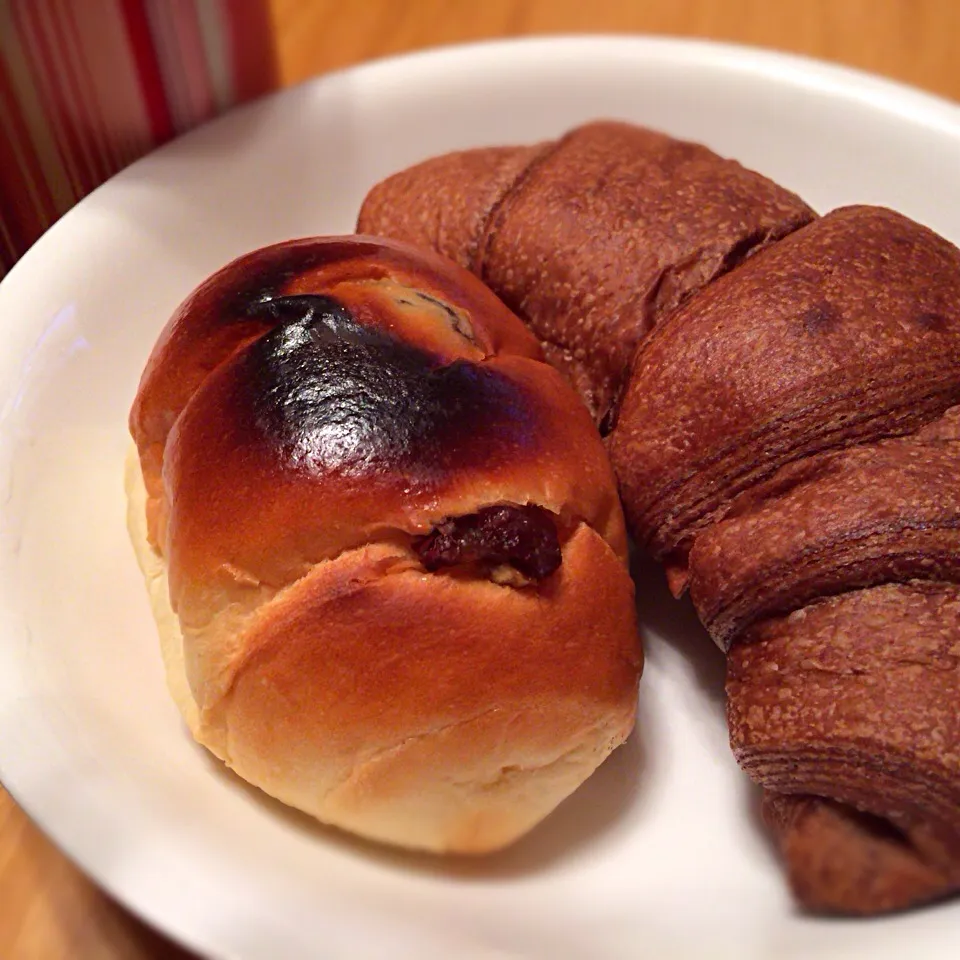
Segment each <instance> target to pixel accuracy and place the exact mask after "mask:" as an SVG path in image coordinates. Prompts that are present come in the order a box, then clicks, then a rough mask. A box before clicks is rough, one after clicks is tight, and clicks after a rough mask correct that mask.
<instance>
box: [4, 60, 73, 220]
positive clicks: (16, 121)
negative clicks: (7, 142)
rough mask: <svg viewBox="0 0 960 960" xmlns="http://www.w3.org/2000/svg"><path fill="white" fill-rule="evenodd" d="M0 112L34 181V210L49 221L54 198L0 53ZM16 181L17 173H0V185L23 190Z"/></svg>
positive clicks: (53, 212) (54, 215) (54, 212)
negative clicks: (6, 175) (7, 174)
mask: <svg viewBox="0 0 960 960" xmlns="http://www.w3.org/2000/svg"><path fill="white" fill-rule="evenodd" d="M0 112H2V113H3V114H4V116H5V117H6V118H7V122H8V123H9V124H10V128H11V129H12V131H13V139H14V140H15V142H16V143H18V144H20V149H21V150H22V152H23V154H24V155H25V158H26V163H27V166H28V167H29V170H28V171H25V173H27V174H29V177H30V180H31V181H32V182H33V184H34V187H35V190H36V195H37V202H38V203H39V204H40V209H39V210H38V211H37V212H38V213H39V214H40V215H41V216H42V217H43V219H44V221H45V223H47V224H49V223H53V221H54V220H56V219H57V216H58V215H59V211H58V210H57V205H56V203H55V202H54V199H53V194H52V193H51V192H50V188H49V186H48V185H47V181H46V178H45V177H44V175H43V167H42V166H41V165H40V158H39V157H38V156H37V151H36V148H35V147H34V145H33V140H32V139H31V137H30V130H29V128H28V127H27V124H26V121H25V120H24V118H23V113H22V112H21V109H20V104H19V101H18V99H17V96H16V93H15V92H14V90H13V82H12V81H11V79H10V75H9V73H8V72H7V68H6V64H5V63H4V62H3V58H2V57H0ZM18 182H22V181H20V177H15V178H12V179H7V178H6V177H3V178H2V179H0V187H7V188H9V189H12V190H16V192H17V193H24V192H25V191H24V189H23V187H17V183H18Z"/></svg>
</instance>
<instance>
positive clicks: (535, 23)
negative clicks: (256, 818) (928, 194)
mask: <svg viewBox="0 0 960 960" xmlns="http://www.w3.org/2000/svg"><path fill="white" fill-rule="evenodd" d="M270 6H271V8H272V14H273V21H274V28H275V29H274V32H275V39H276V49H277V56H278V67H279V75H280V79H281V82H282V83H283V84H291V83H296V82H298V81H300V80H303V79H305V78H307V77H310V76H313V75H314V74H317V73H322V72H324V71H326V70H330V69H333V68H337V67H342V66H345V65H347V64H351V63H356V62H358V61H361V60H366V59H369V58H372V57H378V56H384V55H386V54H391V53H398V52H402V51H406V50H414V49H417V48H420V47H426V46H431V45H436V44H443V43H456V42H462V41H468V40H479V39H484V38H489V37H502V36H521V35H530V34H537V33H573V32H581V33H582V32H607V33H637V32H647V33H661V34H673V35H678V36H696V37H710V38H715V39H722V40H730V41H737V42H742V43H750V44H756V45H761V46H766V47H772V48H775V49H778V50H790V51H795V52H799V53H805V54H810V55H812V56H816V57H821V58H824V59H828V60H834V61H838V62H841V63H846V64H850V65H852V66H856V67H861V68H863V69H866V70H872V71H874V72H876V73H881V74H885V75H887V76H890V77H895V78H897V79H899V80H903V81H906V82H908V83H913V84H915V85H917V86H920V87H924V88H926V89H928V90H932V91H935V92H937V93H940V94H943V95H946V96H949V97H953V98H954V99H957V100H960V56H958V55H957V49H956V39H957V37H960V0H588V2H586V3H585V2H583V0H482V2H476V0H270ZM189 956H190V955H189V954H187V953H186V952H184V951H183V950H180V949H179V948H177V947H175V946H174V945H172V944H171V943H169V942H168V941H166V940H164V939H163V938H162V937H160V936H159V935H157V934H155V933H154V932H152V931H151V930H149V929H147V928H146V927H145V926H144V925H143V924H142V923H140V922H139V921H138V920H136V919H134V918H133V917H132V916H131V915H130V914H128V913H127V912H126V911H124V910H123V909H122V908H120V907H118V906H116V905H115V904H114V903H113V902H112V901H111V900H109V899H108V898H107V897H106V896H104V895H103V894H102V893H100V891H99V890H98V889H97V888H96V887H95V886H94V885H93V884H91V883H90V882H89V881H88V880H87V879H86V878H85V877H84V876H83V875H82V874H81V873H80V872H79V871H78V870H77V869H76V868H75V867H73V866H72V865H71V864H70V863H69V862H68V861H67V860H66V859H65V858H64V857H63V856H62V855H61V854H60V853H58V852H57V851H56V850H55V849H54V848H53V847H52V846H51V845H50V844H49V843H48V842H47V840H46V839H45V838H44V837H43V836H42V835H41V834H40V833H39V832H38V831H37V830H36V828H35V827H34V826H33V825H32V824H31V823H30V821H29V820H27V818H26V817H25V816H24V815H23V813H22V812H21V811H20V810H19V808H18V807H17V806H16V805H15V804H14V803H13V801H12V800H11V799H10V797H9V796H8V795H7V794H6V793H4V792H3V790H2V789H0V958H3V960H48V958H49V960H61V958H63V960H67V958H70V960H76V958H80V960H87V958H96V960H100V958H103V960H115V958H124V960H139V958H146V957H149V958H158V957H163V958H167V957H170V958H184V960H186V958H188V957H189Z"/></svg>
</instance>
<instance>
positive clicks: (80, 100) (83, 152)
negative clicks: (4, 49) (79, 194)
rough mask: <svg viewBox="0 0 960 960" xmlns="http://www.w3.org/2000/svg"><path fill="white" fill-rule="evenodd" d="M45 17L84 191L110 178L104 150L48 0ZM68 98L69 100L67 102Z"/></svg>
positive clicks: (58, 19) (57, 16)
mask: <svg viewBox="0 0 960 960" xmlns="http://www.w3.org/2000/svg"><path fill="white" fill-rule="evenodd" d="M47 8H48V9H47V17H48V20H49V23H50V46H51V49H52V50H53V52H54V54H53V55H54V58H55V59H54V63H55V64H56V65H57V66H58V67H59V69H57V70H55V72H56V75H57V77H58V78H60V77H61V76H62V77H63V78H64V81H65V82H64V83H63V84H62V86H61V87H60V92H61V98H62V100H63V102H64V104H65V107H66V111H67V116H68V117H69V118H70V128H71V130H72V131H73V132H74V134H75V136H76V139H77V142H78V144H79V159H80V162H81V163H82V164H83V168H84V172H85V174H86V175H87V178H88V180H87V191H88V192H89V190H92V189H93V188H94V187H96V186H97V185H99V184H101V183H103V181H104V180H106V179H107V177H108V176H110V173H109V171H108V170H107V165H106V163H105V162H104V160H103V151H102V149H101V148H100V147H99V145H98V144H97V142H96V140H97V136H96V128H95V123H94V119H93V116H92V115H91V113H90V111H89V110H88V109H87V104H86V98H85V96H84V92H83V90H82V87H81V80H80V76H79V74H78V73H77V71H76V69H75V68H74V64H73V57H72V56H71V55H70V50H69V49H68V48H67V41H66V37H65V36H64V32H63V19H62V17H61V14H60V11H59V10H57V9H56V8H55V6H54V3H53V2H50V0H48V4H47ZM68 97H69V99H68Z"/></svg>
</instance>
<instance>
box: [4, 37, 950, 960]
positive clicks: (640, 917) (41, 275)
mask: <svg viewBox="0 0 960 960" xmlns="http://www.w3.org/2000/svg"><path fill="white" fill-rule="evenodd" d="M595 116H616V117H623V118H627V119H632V120H636V121H640V122H643V123H646V124H650V125H653V126H655V127H660V128H662V129H664V130H667V131H669V132H671V133H673V134H677V135H679V136H683V137H692V138H696V139H698V140H702V141H705V142H707V143H708V144H709V145H710V146H712V147H713V148H715V149H716V150H718V151H720V152H722V153H726V154H730V155H733V156H736V157H737V158H739V159H740V160H742V161H744V162H745V163H747V164H748V165H751V166H753V167H755V168H756V169H758V170H761V171H762V172H764V173H766V174H768V175H770V176H772V177H773V178H774V179H776V180H778V181H779V182H780V183H782V184H784V185H786V186H788V187H790V188H792V189H795V190H797V191H798V192H799V193H800V194H801V195H803V196H804V197H805V198H806V199H807V200H808V201H810V202H812V203H813V204H814V205H816V206H817V207H819V208H820V209H821V210H825V209H828V208H830V207H832V206H835V205H839V204H842V203H849V202H853V201H869V202H876V203H885V204H888V205H891V206H893V207H896V208H899V209H900V210H902V211H904V212H905V213H907V214H910V215H911V216H913V217H915V218H917V219H919V220H921V221H923V222H925V223H927V224H929V225H930V226H932V227H934V228H935V229H937V230H939V231H940V232H942V233H944V234H946V235H947V236H948V237H950V238H951V239H953V240H954V241H958V240H960V108H958V107H956V106H953V105H950V104H948V103H944V102H941V101H937V100H935V99H933V98H931V97H928V96H925V95H922V94H920V93H916V92H914V91H910V90H907V89H904V88H902V87H899V86H896V85H893V84H890V83H887V82H885V81H882V80H877V79H872V78H869V77H865V76H862V75H860V74H857V73H853V72H851V71H848V70H842V69H838V68H835V67H829V66H824V65H821V64H816V63H812V62H809V61H804V60H799V59H795V58H789V57H784V56H779V55H775V54H769V53H761V52H757V51H753V50H744V49H737V48H731V47H724V46H713V45H705V44H698V43H688V42H675V41H665V40H648V39H599V38H591V39H561V40H537V41H530V42H521V43H498V44H491V45H484V46H478V47H468V48H460V49H447V50H441V51H438V52H432V53H427V54H423V55H417V56H413V57H408V58H403V59H399V60H393V61H387V62H383V63H378V64H374V65H372V66H366V67H363V68H361V69H358V70H352V71H348V72H346V73H341V74H337V75H335V76H331V77H327V78H324V79H321V80H318V81H316V82H314V83H310V84H307V85H305V86H303V87H300V88H298V89H296V90H292V91H290V92H287V93H284V94H281V95H279V96H276V97H273V98H271V99H267V100H264V101H263V102H260V103H257V104H254V105H252V106H250V107H248V108H246V109H243V110H239V111H237V112H235V113H233V114H231V115H229V116H227V117H226V118H223V119H221V120H219V121H218V122H216V123H213V124H210V125H209V126H207V127H205V128H203V129H201V130H199V131H197V132H196V133H194V134H192V135H190V136H188V137H184V138H183V139H181V140H179V141H177V142H176V143H174V144H172V145H170V146H168V147H166V148H165V149H163V150H160V151H159V152H157V153H155V154H154V155H152V156H150V157H148V158H147V159H145V160H143V161H141V162H139V163H137V164H135V165H134V166H133V167H132V168H130V169H129V170H127V171H126V172H124V173H122V174H121V175H120V176H118V177H116V178H115V179H114V180H112V181H111V182H110V183H108V184H107V185H106V186H105V187H103V188H101V189H100V190H98V191H97V192H96V193H95V194H94V195H93V196H91V197H90V198H88V199H87V200H85V201H84V202H83V203H82V204H80V206H79V207H78V208H77V209H76V210H74V211H73V212H71V213H69V214H68V215H67V216H66V217H65V218H64V219H63V220H62V221H61V222H60V223H58V224H57V225H56V226H55V227H54V228H53V229H52V230H51V231H50V232H49V233H48V234H47V235H46V236H45V237H44V238H43V239H42V240H41V241H40V242H39V243H38V244H37V245H36V247H35V248H34V249H33V250H32V251H31V252H30V253H29V254H28V255H27V256H26V257H25V258H24V259H23V261H22V262H21V263H20V264H19V265H18V266H17V267H16V268H15V269H14V270H13V271H12V273H11V274H10V276H9V277H8V278H7V279H6V280H5V281H4V283H3V284H2V286H0V318H2V324H3V338H4V341H3V349H2V352H0V404H2V410H3V428H2V436H0V490H2V503H3V507H2V527H0V631H2V633H0V636H2V644H0V775H2V780H3V782H4V783H5V784H6V786H7V787H8V789H10V791H11V792H12V793H13V794H14V796H15V797H16V798H17V800H18V801H19V802H20V803H22V804H23V806H24V807H25V808H26V809H27V810H28V811H29V813H30V814H31V815H32V816H33V817H34V818H35V819H36V820H37V821H38V822H39V823H40V825H41V826H42V827H43V829H44V830H46V831H47V832H48V833H49V834H50V836H51V837H52V838H53V839H54V841H55V842H57V843H58V844H59V845H60V846H61V847H62V848H63V849H64V850H65V851H66V852H67V853H68V854H69V855H70V856H71V857H73V858H74V859H75V860H76V861H77V862H78V863H79V864H80V865H81V866H83V867H84V868H85V869H86V870H87V871H88V872H89V873H90V874H91V875H92V876H93V877H94V878H96V879H97V880H98V881H99V882H100V883H102V884H103V886H104V887H106V888H107V889H108V890H110V891H111V892H112V893H113V894H115V895H116V896H117V897H118V898H119V899H120V900H122V901H123V902H125V903H126V904H127V905H128V906H130V907H131V908H132V909H134V910H135V911H137V912H138V913H140V914H141V915H142V916H144V917H145V918H147V919H148V920H150V921H152V922H153V923H155V924H156V925H157V926H159V927H161V928H163V929H165V930H167V931H168V932H169V933H171V934H172V935H173V936H175V937H178V938H180V939H181V940H183V941H184V942H186V943H188V944H190V945H192V946H194V947H195V948H198V949H200V950H202V951H205V952H207V953H209V954H212V955H216V956H225V957H226V956H230V957H244V958H271V960H273V958H280V957H283V958H296V957H323V958H328V957H357V956H363V957H373V956H376V957H381V956H391V957H416V958H418V960H420V958H426V957H434V956H435V957H448V956H457V957H518V956H523V957H528V956H529V957H551V958H552V957H563V958H584V960H586V958H597V957H610V958H618V957H631V958H632V957H639V956H649V957H654V958H658V960H659V958H670V957H679V956H686V957H696V958H703V957H720V956H731V957H734V956H735V957H737V958H741V960H753V958H773V957H776V958H791V957H801V956H808V955H811V954H812V953H814V952H816V955H817V956H818V957H821V958H830V957H844V958H850V957H862V958H868V957H869V958H871V960H881V958H892V957H901V956H905V955H907V954H908V953H909V955H910V956H911V957H916V958H921V957H922V958H931V960H932V958H953V957H955V956H957V954H958V949H960V905H946V906H942V907H938V908H934V909H929V910H925V911H921V912H917V913H912V914H908V915H906V916H903V917H897V918H892V919H885V920H881V921H873V922H866V923H862V922H839V921H834V922H828V921H823V920H815V919H808V918H805V917H802V916H800V915H799V914H798V913H797V912H796V911H795V909H794V908H793V906H792V904H791V901H790V898H789V896H788V894H787V892H786V890H785V887H784V883H783V879H782V876H781V874H780V872H779V870H778V867H777V864H776V861H775V858H774V855H773V853H772V851H771V849H770V847H769V845H768V843H767V841H766V839H765V837H764V834H763V832H762V830H761V829H760V828H759V826H758V825H757V821H756V817H755V811H754V804H755V796H754V793H753V791H752V790H751V788H750V787H749V786H748V784H747V781H746V779H745V778H744V777H743V776H741V775H740V774H739V772H738V771H737V769H736V766H735V764H734V761H733V760H732V758H731V756H730V752H729V750H728V748H727V740H726V730H725V724H724V719H723V708H722V692H721V691H722V663H721V658H720V656H719V654H716V653H715V652H714V651H713V649H712V648H711V646H710V644H709V641H708V640H707V639H706V637H705V635H704V634H702V632H701V631H700V629H699V627H697V625H696V623H695V621H694V620H693V618H692V616H691V614H690V611H689V609H688V608H687V607H685V606H683V605H677V604H674V603H673V602H672V601H670V600H669V599H668V598H667V597H666V596H665V595H664V591H663V589H662V588H661V587H660V585H659V582H660V581H659V577H656V576H654V575H651V576H652V579H651V583H652V584H654V585H653V586H651V585H649V584H646V583H644V584H642V585H641V587H640V594H641V598H642V603H641V606H642V612H643V619H644V620H645V621H646V623H647V625H648V627H649V632H648V639H649V642H648V667H647V671H646V674H645V676H644V679H643V683H642V687H641V694H642V696H641V708H640V728H639V733H638V735H637V736H636V737H635V738H634V739H633V740H632V741H631V742H630V744H629V745H628V746H627V747H625V748H624V749H623V750H621V751H620V752H618V754H616V755H615V756H614V758H613V759H612V760H610V761H609V762H608V763H607V764H606V765H605V766H604V767H603V768H602V769H601V770H600V771H599V773H598V774H597V775H596V776H595V777H594V778H593V779H592V780H591V781H590V782H589V783H588V784H587V785H586V786H585V787H583V788H582V789H581V790H580V791H579V792H578V793H577V794H576V795H575V796H574V797H573V798H572V799H570V800H569V801H568V802H567V803H565V804H564V805H563V806H562V807H561V809H560V810H559V811H557V813H556V814H555V815H554V816H552V817H551V818H549V820H548V821H547V822H546V823H544V824H543V825H542V826H541V827H540V828H538V829H537V830H536V831H535V832H534V833H533V834H532V835H531V836H530V837H529V838H528V839H527V840H525V841H524V842H522V843H521V844H519V845H518V846H517V847H515V848H514V849H512V850H510V851H509V852H507V853H505V854H503V855H501V856H498V857H495V858H493V859H490V860H487V861H482V862H467V863H464V862H458V863H448V862H439V861H434V860H429V859H422V858H411V857H405V856H401V855H399V854H395V853H392V852H389V851H383V850H379V849H374V848H373V847H371V846H368V845H363V844H359V843H354V842H351V841H349V840H347V839H345V838H343V837H342V836H339V835H336V834H334V833H332V832H330V831H325V830H323V829H321V828H319V827H315V826H313V825H312V824H311V823H310V822H308V821H307V820H306V819H305V818H303V817H300V816H297V815H294V814H291V813H289V812H286V811H285V810H283V809H282V808H281V807H280V806H279V805H277V804H275V803H272V802H269V801H267V800H265V799H264V798H263V797H262V796H261V795H259V794H258V793H257V792H256V791H253V790H251V789H249V788H247V787H245V786H244V785H243V784H242V783H240V782H238V781H237V780H236V779H234V778H232V777H231V776H230V775H228V774H225V773H224V772H223V771H222V770H221V769H219V768H218V766H217V765H216V764H215V763H213V762H211V761H210V760H208V759H207V757H206V756H205V754H204V753H203V752H201V751H200V750H199V749H197V748H195V747H194V746H193V745H192V744H191V742H190V741H189V740H188V738H187V736H186V735H185V733H184V731H183V729H182V727H181V725H180V723H179V721H178V718H177V715H176V713H175V711H174V708H173V706H172V705H171V703H170V701H169V700H168V697H167V694H166V690H165V689H164V684H163V679H162V676H161V668H160V658H159V654H158V651H157V643H156V639H155V636H154V629H153V624H152V621H151V619H150V615H149V612H148V608H147V600H146V596H145V594H144V590H143V587H142V585H141V582H140V579H139V575H138V573H137V570H136V566H135V564H134V560H133V555H132V553H131V550H130V548H129V546H128V544H127V539H126V533H125V530H124V523H123V514H124V503H123V494H122V488H121V461H122V458H123V454H124V450H125V447H126V444H127V437H126V433H125V418H126V413H127V409H128V407H129V404H130V400H131V398H132V397H133V393H134V390H135V387H136V383H137V379H138V376H139V372H140V369H141V367H142V364H143V361H144V359H145V358H146V356H147V353H148V351H149V349H150V347H151V345H152V343H153V340H154V338H155V337H156V335H157V332H158V331H159V329H160V327H161V326H162V324H163V323H164V321H165V320H166V318H167V317H168V315H169V314H170V312H171V310H172V309H173V308H174V306H175V305H176V304H177V302H178V301H179V300H180V299H181V298H182V297H183V296H184V295H185V294H186V293H187V292H188V291H189V290H190V289H191V288H192V287H193V286H194V285H195V284H196V283H197V282H199V281H200V280H201V279H202V278H203V277H204V276H205V275H206V274H208V273H209V272H211V271H212V270H214V269H215V268H216V267H218V266H220V265H221V264H222V263H224V262H225V261H227V260H229V259H230V258H232V257H234V256H236V255H237V254H239V253H241V252H243V251H246V250H249V249H252V248H254V247H258V246H261V245H263V244H266V243H270V242H272V241H276V240H281V239H285V238H287V237H291V236H297V235H305V234H315V233H336V232H347V231H349V230H350V228H351V226H352V223H353V220H354V216H355V214H356V211H357V208H358V205H359V203H360V200H361V198H362V197H363V195H364V193H365V191H366V190H367V188H368V187H369V186H370V185H371V184H373V183H374V181H376V180H377V179H379V178H380V177H382V176H384V175H385V174H387V173H389V172H391V171H393V170H395V169H397V168H399V167H402V166H405V165H407V164H409V163H411V162H413V161H416V160H419V159H421V158H423V157H426V156H428V155H430V154H433V153H436V152H438V151H443V150H448V149H451V148H456V147H464V146H469V145H475V144H485V143H499V142H510V141H530V140H533V139H536V138H539V137H546V136H551V135H555V134H558V133H560V132H561V131H562V130H564V129H565V128H567V127H569V126H571V125H573V124H575V123H577V122H578V121H581V120H585V119H588V118H591V117H595Z"/></svg>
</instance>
